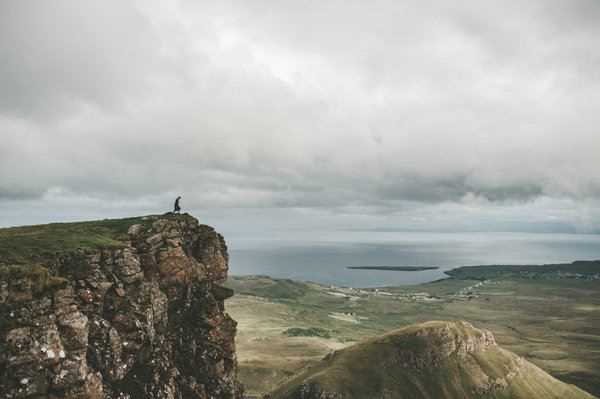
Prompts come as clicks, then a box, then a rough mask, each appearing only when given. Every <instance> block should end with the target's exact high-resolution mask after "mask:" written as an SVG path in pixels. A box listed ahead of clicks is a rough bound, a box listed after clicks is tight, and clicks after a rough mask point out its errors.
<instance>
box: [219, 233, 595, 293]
mask: <svg viewBox="0 0 600 399" xmlns="http://www.w3.org/2000/svg"><path fill="white" fill-rule="evenodd" d="M228 245H229V252H230V274H232V275H238V276H244V275H266V276H270V277H274V278H287V279H293V280H301V281H312V282H316V283H320V284H325V285H336V286H344V287H355V288H359V287H362V288H366V287H382V286H395V285H411V284H419V283H425V282H430V281H434V280H438V279H441V278H445V277H447V276H446V275H445V274H444V271H446V270H450V269H453V268H455V267H459V266H473V265H494V264H496V265H499V264H500V265H507V264H516V265H519V264H545V263H569V262H572V261H574V260H596V259H600V235H597V234H596V235H595V234H540V233H421V232H418V233H414V232H410V233H402V232H359V231H352V232H347V231H335V232H320V233H300V232H297V233H290V232H286V233H285V234H281V235H278V236H276V237H275V238H274V237H272V236H271V237H267V236H265V237H257V236H254V237H243V236H235V235H234V236H229V237H228ZM348 266H437V267H439V269H437V270H425V271H380V270H350V269H348V268H347V267H348Z"/></svg>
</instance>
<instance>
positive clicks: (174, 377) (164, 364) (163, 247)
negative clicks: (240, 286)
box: [0, 215, 242, 399]
mask: <svg viewBox="0 0 600 399" xmlns="http://www.w3.org/2000/svg"><path fill="white" fill-rule="evenodd" d="M123 243H124V245H123V246H121V247H119V248H113V249H104V250H86V251H79V252H72V253H68V254H62V255H57V256H55V257H54V258H53V260H52V261H51V262H47V263H45V264H43V265H37V266H27V267H25V266H22V265H20V266H11V265H8V266H5V269H4V270H5V273H4V274H3V275H2V279H1V280H0V397H1V398H36V399H37V398H93V399H96V398H97V399H101V398H105V399H109V398H110V399H113V398H115V399H116V398H122V399H125V398H131V399H138V398H139V399H142V398H144V399H145V398H157V399H158V398H160V399H171V398H173V399H175V398H203V399H204V398H206V399H208V398H223V399H225V398H226V399H238V398H241V397H242V390H241V386H240V384H239V383H238V381H237V362H236V357H235V344H234V337H235V333H236V323H235V321H234V320H233V319H231V318H230V317H229V316H228V315H227V314H226V313H225V311H224V305H223V301H224V300H225V299H226V298H228V297H229V296H231V295H232V294H233V293H232V291H230V290H229V289H227V288H225V287H222V286H221V285H220V284H222V283H223V282H224V281H225V279H226V277H227V268H228V255H227V247H226V245H225V242H224V240H223V237H221V235H219V234H218V233H216V232H215V231H214V230H213V229H212V228H211V227H209V226H204V225H199V224H198V221H197V220H196V219H194V218H193V217H191V216H188V215H182V216H163V217H150V218H148V219H146V220H144V223H140V224H134V225H131V226H130V227H129V230H128V234H127V237H126V238H124V240H123ZM0 261H1V260H0ZM24 268H25V269H24Z"/></svg>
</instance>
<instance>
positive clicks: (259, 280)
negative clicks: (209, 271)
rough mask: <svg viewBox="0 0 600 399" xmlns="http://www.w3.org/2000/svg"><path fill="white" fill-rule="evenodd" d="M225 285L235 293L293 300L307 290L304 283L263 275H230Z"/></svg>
mask: <svg viewBox="0 0 600 399" xmlns="http://www.w3.org/2000/svg"><path fill="white" fill-rule="evenodd" d="M225 286H226V287H228V288H231V289H233V290H234V291H235V292H236V293H237V294H244V295H253V296H259V297H262V298H272V299H278V300H295V299H298V298H300V297H302V296H304V295H305V294H306V293H307V292H309V289H308V287H307V285H306V284H305V283H302V282H298V281H293V280H287V279H284V280H274V279H271V278H269V277H264V276H248V277H230V278H229V279H228V280H227V283H226V284H225Z"/></svg>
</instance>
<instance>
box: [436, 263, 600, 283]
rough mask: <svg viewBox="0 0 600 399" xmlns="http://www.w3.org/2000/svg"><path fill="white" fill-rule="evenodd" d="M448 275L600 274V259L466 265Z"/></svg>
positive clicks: (546, 275)
mask: <svg viewBox="0 0 600 399" xmlns="http://www.w3.org/2000/svg"><path fill="white" fill-rule="evenodd" d="M446 274H447V275H449V276H452V277H454V278H460V279H463V280H464V279H476V280H486V279H493V278H535V277H543V278H552V277H556V276H557V275H558V274H563V275H566V274H569V275H574V274H580V275H596V274H600V260H596V261H576V262H573V263H560V264H548V265H487V266H464V267H458V268H456V269H453V270H449V271H447V272H446Z"/></svg>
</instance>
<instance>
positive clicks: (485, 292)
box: [227, 273, 600, 396]
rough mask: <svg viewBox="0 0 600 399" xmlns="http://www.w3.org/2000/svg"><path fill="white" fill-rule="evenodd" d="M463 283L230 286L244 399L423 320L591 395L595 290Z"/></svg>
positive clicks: (599, 298) (564, 284)
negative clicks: (488, 343)
mask: <svg viewBox="0 0 600 399" xmlns="http://www.w3.org/2000/svg"><path fill="white" fill-rule="evenodd" d="M470 276H471V277H473V278H477V279H475V280H470V279H467V280H463V279H458V278H452V279H446V280H441V281H438V282H433V283H428V284H423V285H417V286H403V287H388V288H381V289H378V290H375V289H360V290H359V289H349V288H342V287H326V286H321V285H318V284H314V283H299V282H292V281H289V280H273V279H270V278H268V277H232V278H230V280H229V282H228V284H229V286H230V287H231V288H233V289H234V290H235V291H236V293H237V295H236V296H234V297H233V298H231V299H229V300H228V302H227V310H228V312H229V313H230V314H231V315H232V316H233V317H234V318H235V319H236V320H237V321H238V322H239V326H238V328H239V335H238V339H237V348H238V359H239V362H240V370H241V378H242V381H243V382H244V383H245V384H246V386H247V389H248V391H249V393H250V394H260V393H264V392H268V391H271V390H273V389H275V388H276V387H277V386H279V385H280V384H282V383H284V382H285V381H286V380H288V379H289V378H290V377H291V376H292V375H293V374H294V373H295V372H297V371H298V370H300V369H302V368H303V367H306V366H308V365H312V364H315V363H316V361H318V360H320V359H321V358H323V357H324V356H325V355H327V354H328V353H330V352H332V351H335V350H337V349H340V348H343V347H346V346H348V345H351V344H353V343H356V342H359V341H361V340H364V339H365V338H370V337H374V336H377V335H381V334H383V333H386V332H388V331H391V330H393V329H397V328H399V327H403V326H406V325H409V324H414V323H419V322H425V321H429V320H467V321H469V322H471V323H473V324H474V325H475V326H476V327H479V328H485V329H488V330H491V331H492V332H493V333H494V335H495V336H496V339H497V341H498V343H499V344H500V345H501V346H502V347H504V348H505V349H508V350H510V351H513V352H515V353H516V354H518V355H520V356H523V357H525V358H527V359H528V360H530V361H531V362H532V363H534V364H536V365H538V366H539V367H541V368H542V369H544V370H545V371H547V372H549V373H550V374H552V375H553V376H554V377H557V378H559V379H560V380H562V381H565V382H568V383H572V384H575V385H577V386H579V387H581V388H583V389H584V390H586V391H588V392H590V393H592V394H594V395H596V396H598V395H600V284H599V282H598V281H596V280H590V279H585V278H583V279H580V278H548V279H544V278H542V279H537V278H520V277H514V276H512V277H510V276H509V277H508V278H505V277H503V276H499V277H497V278H492V279H490V280H485V279H482V278H479V277H481V276H477V275H473V273H470ZM290 287H291V288H293V290H292V292H293V293H292V294H290V293H289V292H287V289H288V288H290ZM281 292H283V293H284V294H283V296H281V297H280V296H279V294H278V293H281ZM290 329H292V331H305V332H308V333H306V334H301V333H299V334H289V333H288V332H289V331H290ZM293 329H296V330H293ZM311 331H312V332H315V331H318V334H311V333H310V332H311Z"/></svg>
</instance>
